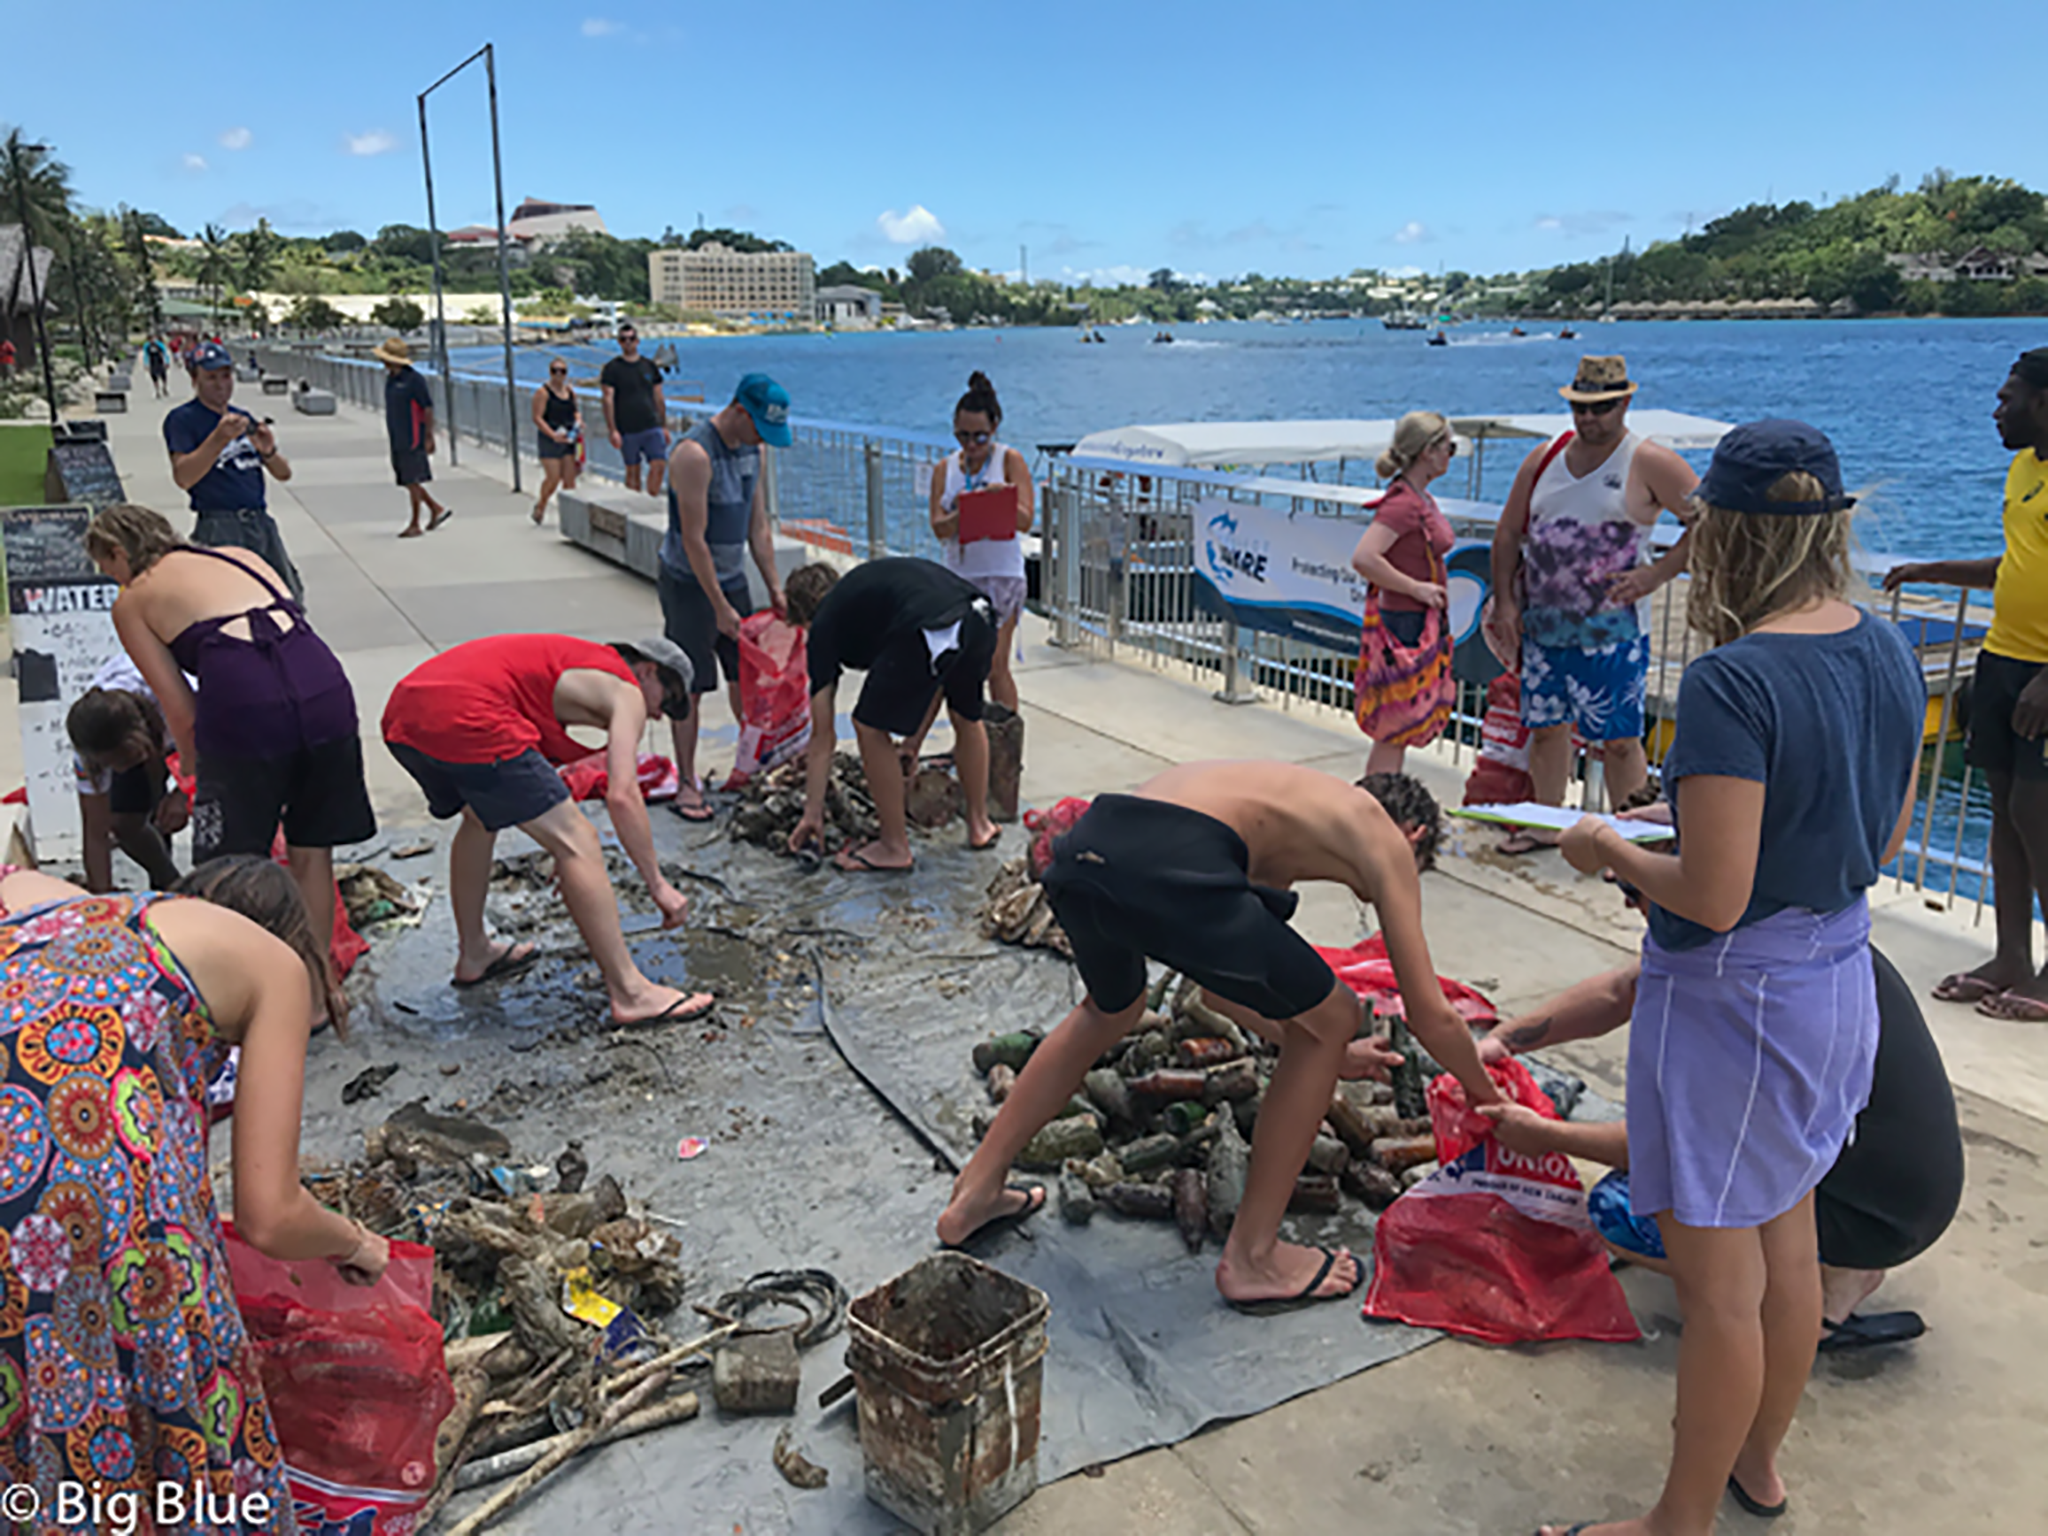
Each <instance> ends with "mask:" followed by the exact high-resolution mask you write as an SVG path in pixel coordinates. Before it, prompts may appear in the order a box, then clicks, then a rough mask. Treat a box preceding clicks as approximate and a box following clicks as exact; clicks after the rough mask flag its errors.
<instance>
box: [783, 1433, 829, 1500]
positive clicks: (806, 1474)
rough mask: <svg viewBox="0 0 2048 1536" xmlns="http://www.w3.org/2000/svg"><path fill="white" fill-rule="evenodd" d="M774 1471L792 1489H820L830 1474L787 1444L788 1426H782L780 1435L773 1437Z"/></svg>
mask: <svg viewBox="0 0 2048 1536" xmlns="http://www.w3.org/2000/svg"><path fill="white" fill-rule="evenodd" d="M775 1470H776V1471H778V1472H780V1473H781V1474H782V1478H783V1481H784V1482H786V1483H788V1484H789V1485H790V1486H791V1487H792V1488H822V1487H824V1486H825V1484H826V1482H827V1481H828V1480H829V1479H830V1478H831V1476H832V1474H831V1473H829V1472H827V1471H826V1470H825V1469H824V1468H823V1467H821V1466H819V1465H818V1464H817V1463H816V1462H815V1461H810V1460H807V1459H806V1458H805V1457H804V1455H803V1453H802V1452H800V1451H799V1450H797V1448H796V1447H795V1446H793V1445H791V1444H790V1443H789V1426H788V1425H787V1424H785V1425H783V1426H782V1433H781V1434H779V1435H777V1436H776V1437H775Z"/></svg>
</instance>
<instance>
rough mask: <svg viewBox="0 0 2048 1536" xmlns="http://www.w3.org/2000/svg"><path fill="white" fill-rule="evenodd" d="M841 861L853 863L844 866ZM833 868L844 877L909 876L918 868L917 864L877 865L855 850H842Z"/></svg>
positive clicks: (834, 861)
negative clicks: (851, 861)
mask: <svg viewBox="0 0 2048 1536" xmlns="http://www.w3.org/2000/svg"><path fill="white" fill-rule="evenodd" d="M839 859H851V860H853V863H852V864H850V865H848V864H842V863H840V862H839ZM832 867H833V868H834V869H836V870H838V871H839V873H841V874H842V875H907V874H909V873H910V872H911V871H912V870H913V869H915V868H917V866H916V865H915V864H877V863H875V862H874V861H873V860H871V859H869V858H868V857H867V855H866V854H864V853H861V852H860V851H859V850H858V849H854V848H847V849H843V850H841V852H840V854H839V858H835V859H834V860H833V861H832Z"/></svg>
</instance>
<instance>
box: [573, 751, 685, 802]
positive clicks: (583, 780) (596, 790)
mask: <svg viewBox="0 0 2048 1536" xmlns="http://www.w3.org/2000/svg"><path fill="white" fill-rule="evenodd" d="M558 771H559V772H560V773H561V775H562V782H563V783H564V784H566V785H568V786H569V798H570V799H571V800H602V799H603V798H604V797H605V791H606V790H608V789H610V788H611V787H612V774H611V768H610V765H609V764H608V763H607V762H606V754H605V753H604V751H603V750H602V749H599V750H598V751H596V752H593V753H591V754H590V756H588V757H579V758H577V759H576V761H575V762H573V763H564V764H563V765H562V767H561V768H560V770H558ZM638 772H639V775H640V798H641V799H642V800H673V799H675V797H676V786H677V782H678V781H677V778H676V765H675V764H674V763H672V762H670V761H669V760H668V759H667V758H665V757H662V756H661V755H660V754H658V753H654V752H642V753H641V754H640V757H639V768H638Z"/></svg>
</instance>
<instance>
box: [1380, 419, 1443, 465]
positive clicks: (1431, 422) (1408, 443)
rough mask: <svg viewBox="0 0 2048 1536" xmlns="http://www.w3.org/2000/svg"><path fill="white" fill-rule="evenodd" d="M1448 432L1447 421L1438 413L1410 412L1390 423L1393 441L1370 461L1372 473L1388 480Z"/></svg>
mask: <svg viewBox="0 0 2048 1536" xmlns="http://www.w3.org/2000/svg"><path fill="white" fill-rule="evenodd" d="M1450 435H1451V424H1450V423H1449V422H1448V421H1446V420H1445V419H1444V417H1443V413H1442V412H1440V411H1410V412H1409V413H1408V414H1407V415H1406V416H1403V417H1402V418H1401V419H1400V420H1399V421H1398V422H1396V423H1395V424H1394V441H1393V442H1392V443H1391V444H1390V445H1389V446H1388V448H1387V450H1386V451H1385V452H1384V453H1382V454H1381V455H1380V456H1379V459H1378V460H1377V461H1376V462H1375V463H1374V464H1373V473H1374V474H1376V475H1378V476H1379V477H1380V478H1381V479H1382V480H1391V479H1393V478H1394V477H1395V476H1396V475H1398V474H1401V473H1403V472H1404V471H1405V470H1406V469H1407V468H1408V466H1409V465H1411V464H1413V463H1414V462H1415V461H1416V460H1417V459H1419V458H1421V457H1422V455H1423V451H1424V450H1425V449H1427V448H1428V447H1429V446H1430V445H1431V444H1432V443H1434V442H1436V441H1437V440H1438V439H1439V438H1445V437H1449V436H1450Z"/></svg>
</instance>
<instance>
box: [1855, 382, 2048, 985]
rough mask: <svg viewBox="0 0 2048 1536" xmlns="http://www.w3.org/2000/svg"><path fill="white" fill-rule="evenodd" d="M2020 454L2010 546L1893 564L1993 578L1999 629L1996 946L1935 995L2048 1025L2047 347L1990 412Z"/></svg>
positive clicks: (1989, 742) (1992, 683) (1985, 749)
mask: <svg viewBox="0 0 2048 1536" xmlns="http://www.w3.org/2000/svg"><path fill="white" fill-rule="evenodd" d="M1991 419H1992V422H1993V423H1994V424H1995V425H1996V426H1997V428H1998V438H1999V441H2000V442H2002V443H2003V444H2004V445H2005V446H2006V448H2007V449H2008V450H2009V451H2010V452H2011V454H2012V456H2013V457H2012V467H2011V469H2010V470H2008V471H2007V473H2006V477H2005V552H2004V553H2003V554H2002V555H1993V556H1991V557H1990V558H1989V559H1985V560H1936V561H1932V562H1930V563H1927V564H1924V565H1900V566H1894V567H1893V568H1892V569H1891V570H1889V571H1887V572H1886V573H1885V578H1884V585H1885V590H1886V591H1888V592H1890V591H1896V590H1897V589H1898V588H1899V586H1900V585H1901V584H1902V583H1905V582H1909V581H1929V582H1939V583H1943V584H1945V585H1951V586H1958V587H1989V588H1991V610H1992V611H1991V633H1990V634H1988V635H1986V636H1985V637H1984V649H1983V650H1982V651H1981V652H1980V653H1979V655H1978V657H1977V680H1976V687H1975V688H1974V690H1973V691H1972V695H1971V705H1970V724H1969V743H1968V749H1967V756H1968V760H1969V762H1970V764H1971V766H1973V767H1976V768H1981V769H1983V770H1984V778H1985V782H1986V783H1988V784H1989V785H1990V787H1991V878H1992V882H1993V886H1994V889H1995V901H1996V904H1997V912H1998V949H1997V952H1996V953H1995V954H1993V955H1992V957H1991V958H1990V959H1989V960H1987V961H1985V962H1984V963H1983V964H1982V965H1980V966H1978V967H1977V968H1976V969H1975V970H1969V971H1958V972H1957V973H1956V974H1955V975H1953V976H1947V977H1944V978H1943V979H1942V981H1941V984H1940V985H1939V986H1937V987H1936V988H1935V989H1934V995H1935V996H1936V997H1937V998H1939V999H1940V1000H1941V1001H1943V1002H1945V1003H1975V1004H1976V1005H1977V1011H1978V1012H1979V1013H1982V1014H1988V1015H1989V1016H1990V1017H1992V1018H1994V1019H2009V1020H2015V1021H2023V1022H2026V1023H2030V1024H2040V1023H2048V975H2044V974H2043V973H2042V972H2040V971H2037V970H2036V969H2035V968H2034V898H2035V896H2036V894H2037V893H2038V894H2040V895H2041V897H2042V898H2043V899H2044V900H2048V347H2036V348H2035V349H2034V350H2033V351H2031V352H2023V353H2021V354H2020V358H2019V360H2018V361H2017V362H2015V363H2014V364H2013V365H2012V372H2011V373H2010V374H2008V375H2007V377H2006V380H2005V383H2004V384H2002V385H2001V386H1999V390H1998V408H1997V410H1995V411H1993V412H1992V414H1991Z"/></svg>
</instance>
